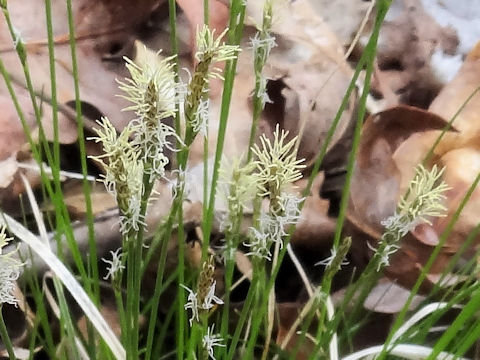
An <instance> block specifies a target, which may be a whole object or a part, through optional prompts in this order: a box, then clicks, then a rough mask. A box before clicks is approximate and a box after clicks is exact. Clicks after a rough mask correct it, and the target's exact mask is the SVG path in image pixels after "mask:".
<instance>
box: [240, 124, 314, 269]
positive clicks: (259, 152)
mask: <svg viewBox="0 0 480 360" xmlns="http://www.w3.org/2000/svg"><path fill="white" fill-rule="evenodd" d="M287 137H288V132H287V131H284V130H282V131H280V129H279V126H278V124H277V126H276V129H275V131H274V140H273V142H271V141H270V139H268V138H267V137H266V136H265V135H262V136H261V137H260V142H261V145H262V146H261V147H259V146H258V145H256V144H255V145H254V146H253V148H252V151H253V153H254V154H255V156H256V157H257V159H256V160H255V161H254V162H253V163H254V164H255V167H256V170H257V173H256V176H257V179H258V181H257V185H258V187H259V189H260V190H259V193H260V194H259V195H260V196H268V197H269V198H270V207H269V211H268V212H261V214H260V217H259V219H258V224H257V226H256V227H251V228H250V237H249V241H248V242H246V243H244V245H245V246H247V247H249V248H250V251H249V252H248V255H251V256H255V257H259V258H264V259H267V260H271V253H270V248H271V245H272V244H273V243H276V244H278V246H279V248H281V247H282V246H283V239H284V237H285V236H286V235H287V232H286V228H287V227H288V226H290V225H295V224H296V223H297V222H298V221H299V219H300V204H301V202H302V201H303V200H304V199H302V198H299V197H297V196H295V195H294V194H289V193H288V192H287V191H286V190H287V187H288V186H290V185H291V184H292V183H293V182H294V181H297V180H299V179H300V178H301V177H302V174H301V172H300V169H302V168H303V167H305V166H304V165H302V164H301V163H302V162H303V159H300V160H297V154H296V151H295V150H294V146H295V141H296V140H297V138H296V137H294V138H293V139H291V140H290V141H287Z"/></svg>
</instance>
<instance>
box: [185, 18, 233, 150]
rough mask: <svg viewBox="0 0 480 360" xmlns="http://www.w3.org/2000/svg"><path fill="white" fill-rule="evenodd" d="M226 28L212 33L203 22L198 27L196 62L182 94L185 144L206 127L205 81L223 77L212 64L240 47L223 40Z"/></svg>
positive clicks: (206, 88) (206, 82) (224, 58)
mask: <svg viewBox="0 0 480 360" xmlns="http://www.w3.org/2000/svg"><path fill="white" fill-rule="evenodd" d="M226 32H227V30H225V31H224V32H223V33H221V34H220V35H219V36H218V37H215V30H210V28H209V27H208V26H207V25H203V27H202V28H201V29H200V30H197V36H196V43H197V52H196V53H195V59H196V61H197V64H196V65H195V70H194V72H193V75H192V77H191V79H190V82H189V84H188V86H187V91H186V98H185V110H184V113H185V122H186V132H185V145H187V146H188V145H190V144H191V143H192V142H193V140H194V138H195V136H196V135H197V134H198V132H199V131H201V130H203V132H204V133H206V131H205V130H204V129H205V128H206V127H207V125H206V124H207V121H208V100H207V98H208V96H207V92H208V83H209V79H210V78H219V79H222V76H221V73H220V69H219V68H216V67H215V66H214V65H215V64H216V63H218V62H222V61H227V60H232V59H235V58H236V56H237V53H238V52H239V51H240V48H239V47H238V46H236V45H227V44H225V43H222V42H221V41H222V38H223V37H224V35H225V33H226Z"/></svg>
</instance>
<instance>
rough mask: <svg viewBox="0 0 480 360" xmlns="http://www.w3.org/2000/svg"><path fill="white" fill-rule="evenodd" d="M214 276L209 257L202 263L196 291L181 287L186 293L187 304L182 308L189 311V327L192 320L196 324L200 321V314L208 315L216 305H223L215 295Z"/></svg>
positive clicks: (213, 267)
mask: <svg viewBox="0 0 480 360" xmlns="http://www.w3.org/2000/svg"><path fill="white" fill-rule="evenodd" d="M214 275H215V265H214V257H213V256H210V257H209V258H208V259H207V260H206V261H205V262H204V263H203V266H202V271H201V272H200V275H199V278H198V283H197V291H196V292H194V291H193V290H191V289H189V288H188V287H186V286H184V285H181V286H182V287H183V288H184V289H185V290H187V291H188V298H187V303H186V304H185V305H184V308H185V310H188V309H190V311H191V312H192V314H191V316H190V319H189V323H190V326H191V325H192V324H193V321H194V320H195V321H197V322H198V321H200V318H199V315H200V314H206V315H208V314H209V312H210V310H211V309H212V308H214V307H215V306H216V305H221V304H223V301H222V299H220V298H218V297H217V296H216V295H215V286H216V281H215V278H214Z"/></svg>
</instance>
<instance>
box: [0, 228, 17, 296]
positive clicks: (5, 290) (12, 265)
mask: <svg viewBox="0 0 480 360" xmlns="http://www.w3.org/2000/svg"><path fill="white" fill-rule="evenodd" d="M11 240H12V238H9V237H7V235H6V229H5V226H2V227H0V303H9V304H12V305H17V303H18V300H17V299H16V298H15V296H14V294H13V292H14V290H15V281H17V279H18V277H19V276H20V266H21V265H22V264H21V263H20V262H19V261H18V260H16V259H15V258H13V257H12V253H8V254H3V253H2V252H3V248H4V247H5V246H6V245H7V244H8V243H9V242H10V241H11Z"/></svg>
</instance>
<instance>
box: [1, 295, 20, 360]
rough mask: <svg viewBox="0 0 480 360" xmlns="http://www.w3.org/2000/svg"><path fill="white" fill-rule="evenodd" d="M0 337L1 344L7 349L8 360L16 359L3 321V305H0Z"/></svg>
mask: <svg viewBox="0 0 480 360" xmlns="http://www.w3.org/2000/svg"><path fill="white" fill-rule="evenodd" d="M0 336H1V337H2V341H3V344H4V345H5V348H6V349H7V352H8V356H9V357H10V360H15V359H16V358H17V357H16V356H15V351H14V350H13V344H12V340H11V339H10V336H9V335H8V331H7V326H6V325H5V321H4V319H3V304H1V305H0Z"/></svg>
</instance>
